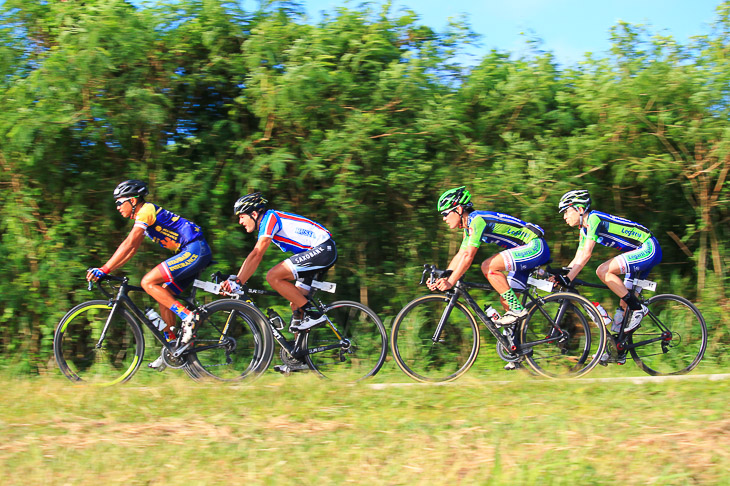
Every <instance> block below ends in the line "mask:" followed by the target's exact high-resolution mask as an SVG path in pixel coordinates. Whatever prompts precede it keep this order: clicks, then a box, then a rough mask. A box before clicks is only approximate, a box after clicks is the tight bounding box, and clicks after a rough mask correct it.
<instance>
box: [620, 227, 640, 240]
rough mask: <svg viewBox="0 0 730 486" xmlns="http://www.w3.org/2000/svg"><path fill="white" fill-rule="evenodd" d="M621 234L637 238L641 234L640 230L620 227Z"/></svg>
mask: <svg viewBox="0 0 730 486" xmlns="http://www.w3.org/2000/svg"><path fill="white" fill-rule="evenodd" d="M621 234H622V235H624V236H627V237H629V238H632V237H633V238H639V237H640V236H641V232H639V231H637V230H635V229H633V228H621Z"/></svg>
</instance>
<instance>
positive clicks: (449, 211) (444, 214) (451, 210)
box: [441, 208, 456, 218]
mask: <svg viewBox="0 0 730 486" xmlns="http://www.w3.org/2000/svg"><path fill="white" fill-rule="evenodd" d="M454 211H456V208H453V209H449V210H448V211H444V212H442V213H441V217H442V218H445V217H446V216H448V215H449V214H451V213H453V212H454Z"/></svg>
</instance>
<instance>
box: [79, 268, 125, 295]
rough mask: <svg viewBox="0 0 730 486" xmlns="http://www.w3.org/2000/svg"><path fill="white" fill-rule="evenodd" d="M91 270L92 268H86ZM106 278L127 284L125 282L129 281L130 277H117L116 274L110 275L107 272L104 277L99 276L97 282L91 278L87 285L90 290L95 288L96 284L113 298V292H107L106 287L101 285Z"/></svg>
mask: <svg viewBox="0 0 730 486" xmlns="http://www.w3.org/2000/svg"><path fill="white" fill-rule="evenodd" d="M91 270H92V269H91V268H89V269H87V270H86V273H88V272H90V271H91ZM105 280H113V281H115V282H122V283H123V284H125V283H127V282H129V277H117V276H115V275H109V274H107V275H104V276H103V277H99V279H98V280H97V281H96V282H94V281H91V280H89V285H88V286H87V289H88V290H89V291H91V290H93V289H94V284H96V285H97V287H99V290H101V292H102V293H103V294H104V295H106V296H107V297H109V298H111V297H112V294H110V293H109V292H107V291H106V289H105V288H104V287H102V286H101V284H102V282H103V281H105Z"/></svg>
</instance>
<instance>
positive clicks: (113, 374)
mask: <svg viewBox="0 0 730 486" xmlns="http://www.w3.org/2000/svg"><path fill="white" fill-rule="evenodd" d="M111 310H112V307H110V306H109V301H108V300H91V301H88V302H84V303H82V304H79V305H77V306H76V307H74V308H73V309H71V310H70V311H68V312H67V313H66V315H65V316H63V318H62V319H61V320H60V322H59V323H58V326H57V327H56V332H55V334H54V336H53V354H54V356H55V358H56V364H57V365H58V367H59V368H60V370H61V372H62V373H63V375H64V376H65V377H66V378H68V379H69V380H71V381H73V382H75V383H86V384H91V385H98V386H109V385H115V384H118V383H124V382H126V381H129V379H130V378H132V376H133V375H134V374H135V373H136V372H137V370H138V369H139V367H140V365H141V363H142V359H143V357H144V347H145V345H144V335H143V333H142V329H141V328H140V327H139V324H138V323H137V321H136V320H135V319H134V317H133V316H132V315H131V314H130V313H129V311H127V310H126V309H124V308H122V307H119V308H117V311H116V313H115V315H114V318H113V319H112V320H111V321H110V323H109V326H108V327H107V331H106V335H105V337H104V340H103V342H102V343H101V346H100V347H97V345H98V344H99V340H100V337H101V332H102V330H103V329H104V327H105V324H106V322H107V320H108V318H109V315H110V313H111Z"/></svg>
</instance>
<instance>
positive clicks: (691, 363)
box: [629, 294, 707, 375]
mask: <svg viewBox="0 0 730 486" xmlns="http://www.w3.org/2000/svg"><path fill="white" fill-rule="evenodd" d="M646 306H647V307H648V308H649V314H647V316H646V317H644V319H643V320H642V321H641V327H639V328H638V329H637V330H636V331H634V332H633V333H632V334H631V336H629V344H634V343H636V342H641V341H647V340H652V339H657V338H660V337H662V332H663V331H665V330H668V331H669V333H667V334H665V335H664V338H663V339H661V340H657V341H655V342H653V343H649V344H646V345H644V346H639V347H636V348H633V349H631V357H632V358H633V359H634V362H635V363H636V364H637V365H638V366H639V368H641V369H642V370H644V371H645V372H646V373H648V374H650V375H681V374H684V373H688V372H690V371H692V370H693V369H694V368H695V367H696V366H697V365H698V364H699V362H700V360H702V357H703V356H704V354H705V349H707V325H706V324H705V319H704V318H703V317H702V313H700V311H699V309H697V307H695V306H694V304H692V303H691V302H690V301H688V300H687V299H685V298H684V297H680V296H678V295H672V294H661V295H655V296H654V297H652V298H651V299H649V301H648V302H647V303H646Z"/></svg>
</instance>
